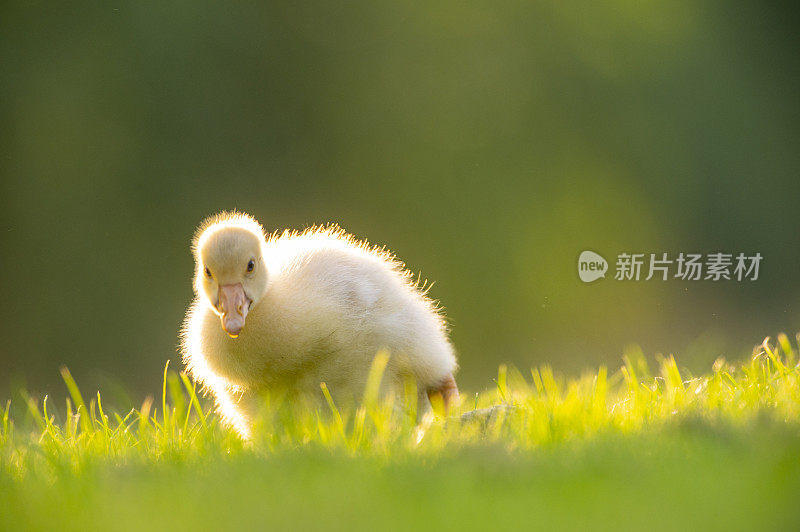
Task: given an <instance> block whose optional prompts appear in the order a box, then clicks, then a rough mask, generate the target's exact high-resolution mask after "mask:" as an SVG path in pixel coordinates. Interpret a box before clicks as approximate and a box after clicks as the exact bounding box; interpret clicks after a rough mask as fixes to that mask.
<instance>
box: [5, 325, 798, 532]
mask: <svg viewBox="0 0 800 532" xmlns="http://www.w3.org/2000/svg"><path fill="white" fill-rule="evenodd" d="M385 364H386V355H385V354H379V355H378V356H377V357H376V362H375V363H374V365H373V368H372V372H371V376H370V379H369V382H368V385H367V389H366V390H365V393H364V398H363V401H362V404H361V406H359V407H358V408H356V409H354V410H345V409H340V408H339V407H338V406H337V405H336V404H335V402H334V400H333V399H332V396H331V394H330V393H329V390H328V389H327V386H325V385H324V384H323V385H322V386H321V396H322V397H324V401H321V402H320V403H318V404H315V405H302V407H301V406H299V405H297V404H294V403H291V402H289V401H287V400H285V399H282V398H280V397H273V398H269V399H266V400H265V408H264V412H263V415H262V416H260V417H259V419H258V421H257V423H256V425H255V429H254V430H253V439H252V441H250V442H243V441H242V440H241V439H240V438H239V437H238V436H237V435H236V434H235V432H233V431H232V430H230V429H228V428H226V427H224V426H222V425H221V423H220V422H219V420H218V418H217V416H216V415H215V414H214V413H213V411H212V409H211V407H210V403H209V402H208V401H207V400H206V399H205V398H204V397H202V395H201V394H200V393H199V390H198V389H197V388H196V385H195V384H194V383H193V382H191V381H190V380H189V378H188V377H187V376H186V375H185V374H183V373H179V372H176V371H173V370H170V369H169V367H165V369H164V380H163V384H162V387H161V390H160V391H161V396H160V397H158V398H157V399H156V400H152V399H148V400H146V401H145V402H144V404H142V405H140V406H139V407H137V408H132V409H130V410H127V411H119V412H118V411H116V410H114V409H111V408H110V407H109V406H107V405H105V404H104V403H103V401H102V397H101V395H100V394H99V393H97V394H94V395H92V396H91V397H88V396H87V397H84V396H83V395H82V393H81V390H80V389H79V387H78V385H77V383H76V382H75V380H74V379H73V377H72V375H71V374H70V372H69V371H68V370H67V369H66V368H64V369H63V370H62V376H63V378H64V382H65V384H66V388H67V391H68V394H69V397H67V398H66V400H65V401H63V403H62V405H60V408H56V406H55V405H54V404H53V402H52V400H51V399H50V398H49V397H44V398H41V399H38V398H33V397H29V396H27V395H25V394H23V398H22V401H24V407H25V408H24V412H25V414H24V415H22V414H20V412H21V411H22V410H21V409H20V408H14V406H15V404H12V402H11V401H9V402H7V403H5V405H4V406H3V407H2V410H0V419H2V425H0V495H2V496H0V529H5V528H12V527H14V526H22V527H24V528H39V529H49V528H50V527H52V526H59V527H60V528H75V529H81V527H85V526H97V527H109V526H111V527H114V528H131V529H137V528H140V527H143V526H144V525H145V523H153V524H156V523H158V524H159V525H158V526H159V527H160V526H162V525H163V526H166V524H167V523H171V524H172V526H179V527H189V526H200V527H201V528H206V527H207V526H210V523H215V525H218V526H227V525H233V524H237V525H239V526H249V525H254V524H256V523H259V522H263V521H260V520H263V519H267V522H270V523H273V524H274V525H276V526H277V525H280V524H283V525H284V526H288V525H289V524H295V525H297V524H299V523H301V522H302V523H305V524H306V526H313V525H315V524H316V525H319V527H320V528H326V524H327V525H330V526H332V527H334V528H335V527H344V526H346V525H349V524H352V523H353V522H354V521H353V520H358V519H364V518H366V516H367V515H369V516H371V517H370V518H369V519H371V520H373V521H374V522H375V523H377V522H381V523H382V526H383V527H384V528H405V527H406V526H416V525H419V526H422V527H423V528H425V527H428V526H430V527H435V526H443V525H444V526H446V525H448V524H451V525H455V524H457V523H461V524H462V525H465V526H469V525H470V524H475V525H477V524H478V523H485V524H486V525H487V526H489V525H490V524H492V523H494V524H499V523H506V524H510V523H513V522H516V520H517V519H533V518H534V516H533V515H530V514H529V512H532V511H534V510H535V511H536V512H537V515H536V516H535V518H536V520H538V521H539V522H541V523H549V524H550V525H552V526H559V527H562V526H563V527H579V526H586V525H598V523H597V521H596V520H597V519H601V518H602V519H606V520H607V521H605V522H604V524H605V525H608V527H611V526H612V524H613V525H614V526H617V527H623V528H638V527H639V526H644V525H645V524H646V525H647V526H648V527H650V528H665V529H671V528H674V527H675V526H680V525H681V523H680V522H678V521H676V520H675V519H686V518H688V517H685V516H686V512H693V513H698V512H701V511H702V509H703V508H706V509H708V512H710V513H709V514H707V515H701V516H696V517H694V519H696V520H697V521H696V522H695V524H703V525H704V526H707V527H708V526H710V527H712V528H713V527H716V526H717V525H718V526H719V527H720V528H724V527H728V526H733V527H734V528H737V526H738V527H742V526H743V525H746V526H745V528H746V527H747V526H750V525H759V527H760V528H772V527H784V526H788V525H792V524H798V523H800V510H798V509H797V508H798V506H797V505H796V503H794V505H792V501H794V500H795V495H792V493H797V489H798V488H800V367H799V366H798V364H797V352H796V350H795V348H794V347H793V346H792V344H791V343H790V341H789V339H788V338H787V337H786V336H785V335H780V336H779V338H778V342H777V343H776V344H774V345H772V344H770V343H769V342H768V341H766V340H765V341H764V343H763V344H762V346H761V347H760V348H759V349H757V350H756V351H755V352H754V354H753V356H752V358H750V359H749V360H745V361H743V362H741V363H737V364H734V363H729V362H726V361H725V360H724V359H718V360H717V361H716V362H715V363H714V365H713V368H711V369H710V371H709V372H708V373H706V374H704V375H700V376H692V375H689V374H688V373H687V372H685V371H681V369H680V368H679V365H678V364H677V362H676V360H675V359H674V358H673V357H666V358H662V359H660V360H659V361H658V363H657V365H656V367H655V368H654V369H651V368H650V367H649V365H648V364H647V362H646V360H645V358H644V356H643V355H642V354H641V352H639V351H636V350H631V351H630V352H628V353H627V354H626V356H625V364H624V366H622V367H621V368H619V369H618V370H614V371H610V372H609V371H608V370H607V369H606V368H600V369H599V370H597V371H595V372H592V373H590V374H586V375H583V376H582V377H580V378H573V379H568V378H565V377H563V376H559V375H557V374H554V372H553V371H552V370H551V369H550V368H549V367H546V366H545V367H540V368H536V369H533V370H532V371H530V372H520V371H517V370H516V369H512V368H506V367H501V368H500V370H499V372H498V375H497V378H496V386H495V387H494V388H492V389H490V390H485V391H483V392H481V393H478V394H474V395H467V394H464V395H462V403H461V405H460V406H459V408H458V411H456V412H453V413H452V415H450V416H448V417H447V418H446V419H445V418H442V417H441V416H435V415H428V416H426V417H425V418H423V420H422V422H421V423H418V422H417V415H416V408H417V405H416V404H415V401H414V399H413V398H414V397H416V394H415V393H414V391H413V390H410V389H409V390H408V393H407V394H406V397H405V398H400V399H399V400H393V401H384V400H380V398H379V394H378V390H379V384H380V378H381V373H382V368H383V367H385ZM398 405H400V406H398ZM57 410H58V412H57ZM12 412H14V414H12ZM565 479H566V480H570V482H573V483H567V484H565ZM394 482H397V483H398V484H396V485H395V484H394ZM261 495H263V497H262V496H261ZM394 502H396V505H395V504H394ZM619 504H624V505H626V506H625V507H624V508H622V507H620V508H618V509H617V510H618V511H617V512H615V511H612V508H613V506H614V505H619ZM667 504H672V505H675V506H677V507H672V508H664V505H667ZM353 505H356V506H357V507H353ZM462 505H465V506H462ZM131 506H133V507H134V508H140V509H141V512H142V513H137V512H136V511H133V510H132V509H131ZM396 511H399V512H400V514H397V513H396ZM315 512H321V515H324V516H325V518H324V520H320V521H318V520H316V519H315V518H314V515H316V514H315ZM376 512H377V514H376ZM484 512H486V513H487V514H489V515H484ZM492 512H503V514H502V515H495V516H494V517H492V515H490V514H491V513H492ZM389 515H392V516H393V517H392V518H391V519H389V518H388V516H389ZM265 516H266V517H265ZM682 516H683V517H682ZM749 518H752V519H753V520H754V521H752V522H750V521H748V519H749ZM320 519H322V517H320ZM650 519H652V521H650ZM684 524H685V523H684ZM599 528H605V526H599Z"/></svg>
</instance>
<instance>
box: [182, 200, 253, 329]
mask: <svg viewBox="0 0 800 532" xmlns="http://www.w3.org/2000/svg"><path fill="white" fill-rule="evenodd" d="M264 244H265V238H264V230H263V229H262V228H261V225H259V223H258V222H256V221H255V219H253V218H252V217H250V216H249V215H247V214H243V213H237V212H233V213H220V214H218V215H216V216H212V217H211V218H209V219H207V220H206V221H205V222H203V223H202V224H201V225H200V227H199V228H198V230H197V236H196V237H195V240H194V257H195V263H196V266H197V268H196V272H195V281H194V288H195V293H196V294H197V295H198V296H201V297H204V298H205V299H206V301H207V302H208V304H209V305H211V307H212V308H213V309H214V311H215V312H216V313H217V314H219V317H220V320H221V321H222V328H223V329H224V330H225V332H226V333H228V335H229V336H230V337H231V338H237V337H238V336H239V334H240V333H241V332H242V329H244V327H245V321H246V319H247V313H248V312H249V311H250V309H251V308H252V307H253V306H254V305H256V304H258V301H259V300H260V299H261V298H262V297H263V295H264V293H265V292H266V290H267V269H266V266H265V264H264Z"/></svg>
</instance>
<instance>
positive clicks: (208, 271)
mask: <svg viewBox="0 0 800 532" xmlns="http://www.w3.org/2000/svg"><path fill="white" fill-rule="evenodd" d="M205 272H206V277H208V278H209V279H211V270H209V269H208V266H206V270H205Z"/></svg>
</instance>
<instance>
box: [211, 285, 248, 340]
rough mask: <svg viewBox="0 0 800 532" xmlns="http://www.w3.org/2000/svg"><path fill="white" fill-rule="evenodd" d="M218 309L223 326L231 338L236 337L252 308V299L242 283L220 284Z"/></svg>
mask: <svg viewBox="0 0 800 532" xmlns="http://www.w3.org/2000/svg"><path fill="white" fill-rule="evenodd" d="M217 309H218V310H219V313H220V319H221V320H222V328H223V329H224V330H225V332H226V333H228V336H230V337H231V338H236V337H238V336H239V333H240V332H241V331H242V329H243V328H244V319H245V318H246V317H247V311H248V310H250V299H249V298H248V297H247V295H246V294H245V293H244V288H242V283H236V284H226V285H220V287H219V304H218V307H217Z"/></svg>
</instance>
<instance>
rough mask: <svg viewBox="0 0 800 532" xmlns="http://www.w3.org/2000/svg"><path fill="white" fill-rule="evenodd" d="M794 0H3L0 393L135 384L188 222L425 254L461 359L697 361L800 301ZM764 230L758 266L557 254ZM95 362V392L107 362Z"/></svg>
mask: <svg viewBox="0 0 800 532" xmlns="http://www.w3.org/2000/svg"><path fill="white" fill-rule="evenodd" d="M798 22H799V20H798V15H797V13H796V12H795V11H794V6H793V5H792V4H791V3H789V2H785V3H783V4H781V3H779V2H778V3H755V2H746V3H736V2H729V1H722V0H718V1H700V2H698V1H694V0H692V1H677V2H675V1H671V2H661V1H644V2H629V1H610V2H602V3H599V2H573V1H525V2H508V3H501V4H498V3H497V2H443V3H428V2H374V1H351V2H318V1H306V2H294V1H293V2H257V3H252V4H247V5H243V4H237V3H230V2H207V1H198V0H193V1H191V2H190V1H176V2H155V1H143V2H98V3H95V4H93V5H92V6H86V5H83V6H79V5H78V4H73V3H46V2H14V1H9V2H3V3H2V5H0V65H1V66H0V172H1V174H0V175H1V178H2V180H1V181H0V302H2V304H0V339H1V341H0V392H2V393H3V394H5V393H6V392H8V391H9V390H10V389H11V388H14V387H17V386H25V387H27V388H28V389H29V390H30V391H31V392H36V393H63V385H62V384H61V383H60V377H59V375H58V368H59V366H61V365H67V366H69V367H70V369H71V370H72V372H73V374H74V375H75V376H76V377H77V379H78V381H79V382H80V383H81V384H82V386H83V387H84V388H89V389H91V388H92V387H95V386H99V387H101V389H103V391H104V393H105V394H107V395H108V394H114V393H120V394H123V393H127V394H130V395H131V396H134V397H136V396H139V395H143V394H145V393H152V392H153V391H157V390H158V389H159V386H160V378H161V372H162V371H163V365H164V362H165V361H166V360H167V359H172V360H173V364H174V363H176V362H177V361H178V357H177V354H176V345H177V332H178V329H179V327H180V324H181V320H182V318H183V313H184V310H185V309H186V306H187V305H188V304H189V302H190V300H191V297H192V292H191V275H192V258H191V255H190V252H189V241H190V238H191V235H192V232H193V229H194V227H195V225H196V224H197V223H199V222H200V221H201V220H202V219H203V218H204V217H205V216H207V215H209V214H212V213H214V212H216V211H219V210H222V209H231V208H238V209H242V210H245V211H247V212H249V213H251V214H253V215H255V216H256V217H257V218H259V219H260V220H261V221H262V223H263V224H264V225H265V226H266V228H267V229H269V230H273V229H279V228H284V227H291V228H302V227H304V226H307V225H310V224H313V223H326V222H338V223H339V224H341V225H342V226H343V227H344V228H346V229H347V230H349V231H351V232H353V233H355V234H356V235H358V236H361V237H366V238H368V239H369V240H370V241H371V242H374V243H377V244H386V245H388V246H389V247H390V248H391V249H392V250H394V251H395V252H396V253H398V255H399V256H400V257H401V258H402V259H404V260H405V261H406V262H407V264H408V265H409V267H410V268H411V269H412V270H414V271H421V272H422V275H423V277H425V278H427V279H430V280H433V281H435V285H434V288H433V290H432V295H433V296H434V297H436V298H438V299H440V300H441V301H442V303H443V305H444V306H445V307H446V308H447V313H448V316H449V318H450V321H451V324H452V336H453V339H454V342H455V344H456V346H457V349H458V351H459V353H460V359H461V366H462V369H461V373H460V381H461V385H462V387H465V388H468V389H473V390H474V389H477V388H478V387H485V386H490V385H491V384H492V383H491V380H492V378H493V377H494V375H495V374H496V368H497V365H498V364H499V363H501V362H508V363H512V364H515V365H517V366H519V367H521V368H527V367H530V366H532V365H538V364H543V363H547V364H551V365H553V366H554V367H555V368H557V369H559V370H561V371H566V372H574V373H577V372H580V371H581V370H582V369H584V368H590V367H594V366H597V365H599V364H608V365H611V366H612V367H613V366H615V365H617V364H618V363H619V362H620V359H621V354H622V353H623V350H624V349H625V347H626V345H628V344H631V343H637V344H639V345H641V346H642V348H643V350H644V352H645V353H647V354H648V355H653V354H655V353H659V352H661V353H675V354H676V355H677V356H678V357H679V361H680V363H681V364H682V365H683V366H686V367H688V368H690V369H693V370H695V371H699V370H702V369H705V368H707V367H708V365H709V364H710V363H711V362H712V361H713V360H714V359H715V358H716V357H717V356H719V355H721V354H725V355H727V356H728V358H736V357H738V356H745V355H746V354H748V353H749V351H750V348H751V347H752V345H753V344H756V343H758V342H760V340H761V338H763V336H765V335H774V334H775V333H777V332H779V331H786V332H789V333H793V332H795V331H797V330H800V307H798V304H799V303H800V282H799V281H800V272H798V264H799V263H800V239H798V234H799V233H798V230H800V218H799V217H798V214H797V212H798V211H797V207H798V201H800V179H798V177H800V90H798V89H800V54H798V50H799V49H800V47H799V46H798V45H799V44H800V42H798V35H799V33H798ZM584 249H593V250H595V251H598V252H600V253H601V254H603V255H604V256H606V258H608V259H609V260H613V258H614V257H615V256H616V255H617V254H618V253H620V252H623V251H628V252H634V251H637V252H646V253H650V252H670V253H677V252H680V251H684V252H692V251H694V252H701V253H711V252H716V251H728V252H739V251H743V252H747V253H754V252H760V253H761V254H762V255H763V256H764V260H763V263H762V268H761V274H760V278H759V280H758V281H756V282H742V283H737V282H720V283H712V282H708V281H705V282H695V283H687V282H683V281H675V280H673V281H668V282H663V281H650V282H644V281H640V282H638V283H633V282H628V283H621V282H615V281H613V280H611V279H605V280H600V281H598V282H596V283H594V284H591V285H585V284H583V283H581V282H580V281H579V279H578V277H577V273H576V260H577V256H578V254H579V253H580V252H581V251H582V250H584ZM115 390H116V391H115Z"/></svg>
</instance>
